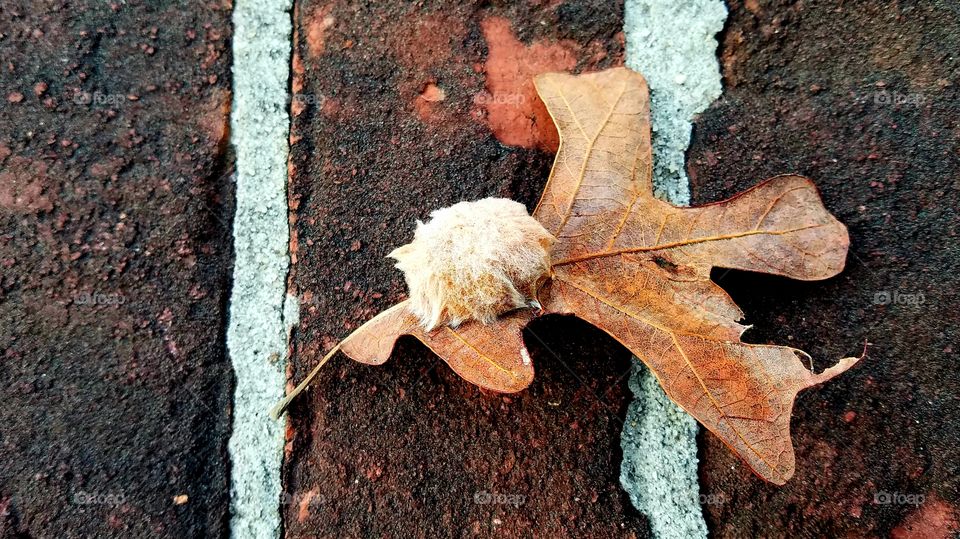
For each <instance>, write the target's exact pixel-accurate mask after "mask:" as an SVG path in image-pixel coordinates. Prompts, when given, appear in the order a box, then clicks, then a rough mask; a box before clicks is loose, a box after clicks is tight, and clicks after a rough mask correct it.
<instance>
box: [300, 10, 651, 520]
mask: <svg viewBox="0 0 960 539" xmlns="http://www.w3.org/2000/svg"><path fill="white" fill-rule="evenodd" d="M621 9H622V8H621V7H620V6H619V5H618V4H617V3H610V2H605V1H595V2H591V1H567V2H531V3H517V4H516V5H513V6H504V5H501V4H499V3H495V4H488V3H484V2H465V3H462V4H458V5H455V6H453V5H450V3H446V2H421V3H418V4H401V3H391V4H389V5H387V4H385V3H380V5H379V6H376V7H372V6H370V5H369V4H368V3H363V2H349V1H337V2H332V3H321V2H312V1H310V2H300V3H299V4H298V6H297V11H296V13H295V16H294V21H295V29H296V31H297V37H296V39H295V49H294V50H295V55H296V56H295V58H294V61H293V70H294V80H293V91H294V95H293V99H292V109H291V110H292V113H293V115H294V120H293V132H292V135H291V142H292V143H293V146H292V160H291V171H292V177H291V184H290V192H289V194H290V200H291V203H290V206H291V209H292V210H293V211H292V215H291V221H292V223H293V226H294V229H293V230H294V232H295V234H296V235H295V237H294V239H293V242H294V243H293V247H294V251H295V253H296V254H295V265H294V267H293V275H292V277H291V280H290V291H291V292H292V293H295V294H297V295H298V296H300V298H301V299H302V304H301V309H300V312H301V324H300V327H299V328H298V330H297V332H296V335H295V339H294V352H293V357H292V359H291V362H292V363H293V365H294V367H293V370H292V372H293V375H294V378H295V379H296V380H300V379H302V377H303V376H304V375H305V373H306V372H307V371H308V370H309V368H310V366H312V364H313V363H314V362H315V361H317V360H318V359H319V357H320V356H321V355H323V352H325V351H326V350H327V349H328V348H329V347H330V346H332V345H333V344H334V343H335V342H336V340H338V339H339V338H342V337H344V336H345V335H346V334H347V333H348V332H349V331H350V330H351V329H353V328H355V327H357V326H358V325H359V324H360V323H362V322H364V321H366V320H367V319H369V318H370V317H372V316H373V315H374V314H376V312H378V311H379V310H381V309H383V308H385V307H387V306H389V305H391V304H392V303H393V302H395V301H397V300H399V299H401V298H402V297H403V294H404V293H405V287H404V285H403V279H402V276H401V274H400V273H399V271H397V270H395V269H394V268H393V267H392V264H391V262H390V261H389V260H386V259H384V256H385V255H386V253H387V252H389V251H390V250H391V249H392V248H394V247H396V246H398V245H400V244H401V243H405V242H407V241H409V240H410V239H411V238H412V234H413V227H414V224H415V220H416V219H418V218H420V219H423V218H425V217H426V216H427V215H428V213H429V211H431V210H433V209H436V208H439V207H443V206H446V205H449V204H452V203H454V202H457V201H460V200H471V199H477V198H481V197H484V196H505V197H511V198H514V199H516V200H520V201H522V202H524V203H525V204H527V205H528V207H532V205H533V204H534V203H535V202H536V200H537V197H538V196H539V193H540V190H541V188H542V186H543V184H544V183H545V182H546V178H547V174H548V173H549V168H550V164H551V161H552V157H553V156H552V153H551V152H552V150H553V149H555V147H556V144H557V135H556V132H555V131H554V130H553V127H552V123H551V122H550V121H549V118H548V117H547V116H546V114H545V111H544V110H543V107H542V104H541V103H540V102H539V101H538V100H537V99H536V97H535V94H534V93H533V87H532V85H530V84H529V79H530V77H531V75H532V74H534V73H537V72H540V71H544V70H558V69H574V70H578V69H596V68H602V67H605V66H611V65H619V64H621V63H622V53H623V39H622V35H621V34H620V32H621V28H622V25H623V18H622V13H621ZM526 341H527V343H528V345H529V346H530V348H531V355H532V357H533V361H534V363H535V364H536V366H537V380H536V381H535V382H534V384H533V386H531V388H529V389H528V390H526V391H525V392H523V393H521V394H518V395H515V396H499V395H493V394H487V393H484V392H482V391H480V390H478V389H477V388H475V387H473V386H471V385H469V384H468V383H467V382H465V381H463V380H462V379H460V378H459V377H458V376H457V375H456V374H454V373H453V372H452V371H451V370H450V369H449V368H448V367H446V365H445V364H443V363H442V362H441V360H440V359H438V358H437V357H436V356H434V355H433V354H432V353H430V352H429V351H428V350H427V349H426V348H424V347H423V346H421V345H419V344H417V343H416V342H415V341H412V340H409V339H403V340H401V343H400V344H399V347H398V350H397V352H396V353H395V354H394V356H393V357H392V358H391V360H390V361H389V362H388V363H387V364H385V365H383V366H380V367H370V366H363V365H359V364H354V363H352V362H351V361H350V360H349V359H347V358H346V357H344V356H339V357H337V358H335V359H334V360H333V361H332V362H331V363H330V364H328V365H327V367H325V372H323V373H322V375H321V376H320V377H319V381H318V382H317V383H315V384H314V385H313V388H312V389H311V390H310V391H309V392H308V393H307V395H306V397H305V398H302V399H300V400H299V401H298V402H296V403H295V404H294V406H293V407H292V408H291V409H290V428H289V431H288V438H289V443H288V446H287V459H286V464H285V472H284V485H285V492H286V494H285V500H286V501H287V502H288V503H289V505H287V506H286V507H285V511H284V523H285V529H286V533H287V535H288V536H290V537H310V536H321V537H333V536H358V537H359V536H368V537H371V536H372V537H436V536H441V537H475V536H476V537H488V536H492V535H495V534H496V535H501V536H505V537H528V536H531V535H533V534H537V535H538V536H545V537H576V536H580V537H631V536H632V537H642V536H646V534H647V525H646V522H645V519H644V518H643V517H642V516H641V515H639V514H638V513H637V512H636V511H635V510H633V509H632V507H631V506H630V502H629V500H628V499H627V497H626V494H625V493H624V492H623V491H622V489H621V487H620V485H619V481H618V477H619V471H620V429H621V426H622V422H623V416H624V413H625V410H626V405H627V403H628V400H629V399H630V392H629V390H628V388H627V386H626V376H627V374H628V371H629V365H630V363H629V361H630V358H629V355H628V354H627V353H626V351H625V350H624V349H623V348H621V347H619V346H618V345H616V344H614V343H613V342H612V341H611V340H610V339H609V338H606V337H604V336H603V335H602V334H601V333H600V332H599V331H596V330H593V329H591V328H590V327H589V326H588V325H587V324H585V323H579V322H577V321H575V320H570V319H562V318H552V319H545V320H541V321H539V322H538V323H537V324H535V325H534V326H533V328H532V331H530V332H528V334H527V335H526Z"/></svg>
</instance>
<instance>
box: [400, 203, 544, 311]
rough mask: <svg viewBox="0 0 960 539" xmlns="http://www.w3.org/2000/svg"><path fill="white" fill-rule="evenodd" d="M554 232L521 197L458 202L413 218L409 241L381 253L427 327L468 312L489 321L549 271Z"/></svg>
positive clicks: (524, 299)
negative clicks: (402, 280) (394, 265)
mask: <svg viewBox="0 0 960 539" xmlns="http://www.w3.org/2000/svg"><path fill="white" fill-rule="evenodd" d="M553 242H554V238H553V236H551V235H550V233H549V232H547V231H546V229H544V228H543V226H541V225H540V223H539V222H537V220H536V219H534V218H533V217H531V216H530V215H529V214H527V210H526V208H524V207H523V204H520V203H518V202H514V201H512V200H509V199H505V198H485V199H483V200H478V201H476V202H460V203H458V204H454V205H453V206H450V207H449V208H443V209H440V210H436V211H434V212H433V213H431V214H430V220H429V221H427V222H426V223H423V222H420V221H417V230H416V232H415V234H414V238H413V241H412V242H410V243H408V244H407V245H404V246H403V247H400V248H398V249H395V250H394V251H393V252H392V253H390V254H389V255H388V256H389V257H391V258H394V259H396V260H397V267H398V268H399V269H400V270H402V271H403V274H404V277H405V278H406V281H407V287H409V289H410V308H411V310H412V311H413V312H414V314H416V315H417V317H418V318H419V319H420V322H421V324H422V325H423V327H424V328H425V329H427V330H431V329H434V328H436V327H439V326H441V325H444V324H448V325H451V326H454V327H456V326H457V325H459V324H460V323H462V322H464V321H466V320H468V319H471V318H472V319H476V320H479V321H480V322H483V323H485V324H488V323H490V322H493V321H494V320H495V319H496V318H497V316H499V315H501V314H503V313H506V312H508V311H512V310H514V309H517V308H520V307H526V306H529V305H531V304H532V303H533V301H534V298H535V297H536V293H537V289H538V288H539V287H540V285H541V284H543V282H544V281H545V280H546V279H547V278H548V277H549V275H550V247H551V246H552V245H553Z"/></svg>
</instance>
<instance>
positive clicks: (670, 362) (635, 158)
mask: <svg viewBox="0 0 960 539" xmlns="http://www.w3.org/2000/svg"><path fill="white" fill-rule="evenodd" d="M535 82H536V87H537V91H538V92H539V94H540V96H541V97H542V99H543V101H544V103H545V104H546V106H547V109H548V111H549V112H550V115H551V117H552V118H553V120H554V122H555V123H556V125H557V128H558V130H559V133H560V148H559V150H558V153H557V157H556V161H555V163H554V166H553V169H552V171H551V174H550V179H549V181H548V182H547V186H546V188H545V190H544V193H543V197H542V198H541V200H540V203H539V205H538V206H537V209H536V211H535V212H534V217H535V218H536V219H537V220H538V221H539V222H540V223H541V224H542V225H543V227H544V228H546V230H547V231H548V232H550V233H551V234H553V236H555V237H556V240H557V241H556V242H555V243H554V244H553V246H552V252H551V268H550V269H551V279H550V281H549V282H548V283H547V284H546V285H544V287H543V288H542V289H541V290H540V294H539V296H540V297H539V299H540V301H541V302H542V304H543V305H544V307H545V309H544V311H543V312H555V313H572V314H575V315H577V316H579V317H580V318H583V319H584V320H587V321H589V322H591V323H593V324H594V325H596V326H597V327H599V328H601V329H602V330H604V331H606V332H607V333H608V334H610V335H611V336H613V337H614V338H615V339H617V340H618V341H620V342H621V343H623V344H624V345H625V346H626V347H627V348H629V349H630V351H631V352H633V353H634V354H635V355H636V356H637V357H639V358H640V359H642V360H643V361H644V362H645V363H646V364H647V365H648V366H649V367H650V368H651V370H653V372H654V374H655V375H656V376H657V379H658V380H660V383H661V385H662V386H663V388H664V390H665V391H666V393H667V394H668V395H669V396H670V398H672V399H673V400H674V401H675V402H676V403H677V404H679V405H680V406H682V407H683V408H684V409H685V410H687V412H689V413H690V414H691V415H693V416H694V417H696V418H697V419H698V420H699V421H700V422H701V423H703V425H704V426H706V427H707V428H708V429H710V430H711V431H712V432H713V433H715V434H716V435H717V436H719V437H720V438H721V439H722V440H723V441H724V442H725V443H726V444H727V445H728V446H730V447H731V448H732V449H733V450H734V451H735V452H736V453H737V454H738V455H739V456H740V457H741V458H743V459H744V460H745V461H746V462H747V463H748V464H749V465H750V466H751V467H752V468H753V469H754V471H756V473H757V474H759V475H760V476H761V477H763V478H764V479H766V480H768V481H772V482H774V483H777V484H782V483H784V482H785V481H786V480H787V479H789V478H790V477H791V476H792V475H793V472H794V465H795V462H794V454H793V446H792V444H791V440H790V415H791V413H792V408H793V401H794V399H795V398H796V395H797V393H798V392H799V391H800V390H802V389H805V388H807V387H810V386H813V385H816V384H819V383H821V382H824V381H826V380H828V379H830V378H832V377H834V376H836V375H837V374H839V373H841V372H843V371H845V370H847V369H848V368H850V367H851V366H852V365H853V364H855V363H856V362H857V359H856V358H846V359H843V360H841V361H840V362H839V363H838V364H837V365H835V366H834V367H832V368H830V369H827V370H826V371H825V372H823V373H821V374H814V373H812V372H810V371H809V370H807V369H806V368H804V367H803V364H802V363H801V362H800V358H799V356H800V355H802V356H806V354H805V353H804V352H802V351H800V350H796V349H794V348H789V347H784V346H768V345H756V344H746V343H743V342H741V341H740V336H741V334H742V333H743V331H744V330H745V329H746V326H743V325H741V324H740V323H739V320H740V319H741V318H742V317H743V313H742V312H741V311H740V309H739V308H738V307H737V306H736V304H734V302H733V300H732V299H730V297H729V296H728V295H727V294H726V292H724V291H723V290H722V289H721V288H720V287H719V286H717V285H716V284H715V283H714V282H713V281H711V280H710V270H711V268H714V267H725V268H735V269H742V270H749V271H758V272H764V273H772V274H777V275H783V276H786V277H791V278H794V279H802V280H815V279H825V278H828V277H831V276H833V275H836V274H837V273H839V272H840V271H841V270H842V269H843V266H844V261H845V259H846V254H847V248H848V246H849V240H848V237H847V231H846V228H845V227H844V226H843V225H842V224H841V223H840V222H839V221H837V220H836V219H835V218H834V217H833V216H832V215H830V213H829V212H827V211H826V209H825V208H824V207H823V204H822V202H821V201H820V197H819V196H818V194H817V191H816V188H815V187H814V185H813V182H811V181H810V180H808V179H806V178H803V177H800V176H778V177H775V178H772V179H770V180H768V181H766V182H764V183H762V184H760V185H758V186H757V187H755V188H753V189H751V190H749V191H747V192H745V193H742V194H740V195H738V196H736V197H734V198H732V199H730V200H727V201H723V202H719V203H716V204H710V205H706V206H701V207H695V208H681V207H676V206H673V205H671V204H668V203H666V202H664V201H662V200H658V199H657V198H655V197H654V196H653V189H652V183H651V178H652V174H653V166H652V165H653V163H652V154H651V147H650V125H649V113H650V110H649V108H650V105H649V97H648V93H647V85H646V82H645V81H644V79H643V77H642V76H640V75H639V74H638V73H634V72H632V71H630V70H628V69H623V68H620V69H611V70H608V71H603V72H600V73H592V74H586V75H579V76H574V75H568V74H561V73H551V74H546V75H541V76H539V77H537V79H536V81H535ZM537 228H538V229H539V227H537ZM458 230H460V229H458ZM472 232H473V233H477V231H472ZM513 232H517V231H515V230H514V231H513ZM541 232H542V231H541ZM468 233H471V231H469V230H467V231H465V232H463V234H468ZM485 233H487V234H489V230H486V231H485ZM481 235H482V234H481ZM456 237H457V238H460V237H464V236H456ZM485 241H486V240H485ZM443 245H447V244H445V243H444V244H443ZM457 269H459V268H452V270H450V268H446V269H445V273H444V275H448V273H447V271H448V270H450V271H449V275H456V274H457V272H456V271H455V270H457ZM469 269H470V271H476V267H475V266H473V265H470V268H469ZM500 269H501V270H502V269H503V268H500ZM447 280H449V279H448V278H447V277H443V278H442V279H438V280H437V281H438V282H446V281H447ZM460 292H462V291H460ZM538 314H540V313H535V312H534V311H532V310H530V309H521V310H517V311H513V312H511V313H508V314H506V315H503V316H501V317H500V318H498V319H497V320H496V322H494V323H492V324H488V325H485V324H482V323H480V322H477V321H475V320H471V321H468V322H465V323H464V324H462V325H460V326H459V327H457V328H452V327H449V326H446V325H444V326H441V327H439V328H438V329H435V330H433V331H429V332H427V331H426V330H424V329H423V328H422V326H421V325H420V321H419V319H418V317H417V316H415V315H414V314H413V312H412V310H411V309H410V306H409V304H408V302H402V303H400V304H397V305H395V306H393V307H392V308H390V309H388V310H387V311H384V312H383V313H381V314H380V315H378V316H376V317H375V318H373V319H372V320H370V321H369V322H367V323H366V324H364V325H363V326H361V327H360V328H359V329H358V330H357V331H355V332H354V333H352V334H351V335H350V336H349V337H347V338H346V339H345V340H344V341H343V342H342V343H341V344H340V345H338V346H337V347H335V348H334V349H333V350H331V351H330V353H328V354H327V356H325V357H324V358H323V359H322V360H321V361H320V362H319V364H318V365H317V367H315V368H314V370H313V371H312V372H311V373H310V375H309V376H308V377H307V378H306V379H305V380H304V381H303V382H301V383H300V385H299V386H297V388H296V389H294V390H293V391H292V392H291V393H290V394H289V395H288V396H287V398H286V399H285V400H284V401H283V402H281V403H280V404H279V405H278V406H277V408H276V409H275V411H274V413H275V414H278V413H280V412H282V411H283V409H284V407H285V406H286V405H287V404H288V403H289V402H290V399H292V398H293V397H294V396H296V394H297V393H299V392H300V391H302V390H303V388H305V387H306V386H307V384H308V383H309V381H310V379H311V378H312V377H313V376H314V375H315V374H316V372H317V370H318V369H319V368H320V366H322V365H323V363H324V362H326V361H327V360H329V358H330V357H332V355H333V354H334V353H336V351H337V350H338V349H342V350H343V351H344V352H345V353H346V354H347V355H349V356H350V357H352V358H353V359H355V360H357V361H360V362H363V363H368V364H374V365H379V364H381V363H383V362H384V361H386V360H387V359H388V358H389V356H390V353H391V351H392V349H393V347H394V344H395V343H396V340H397V338H398V337H399V336H401V335H413V336H415V337H416V338H417V339H419V340H420V341H422V342H423V343H424V344H426V345H427V346H428V347H429V348H430V349H431V350H433V351H434V352H435V353H436V354H437V355H438V356H440V357H441V358H443V359H444V361H446V362H447V364H449V365H450V367H451V368H453V369H454V371H456V372H457V373H458V374H460V375H461V376H462V377H463V378H465V379H466V380H468V381H470V382H472V383H474V384H477V385H479V386H482V387H485V388H488V389H492V390H495V391H500V392H516V391H520V390H522V389H524V388H526V387H527V386H528V385H529V384H530V383H531V381H532V380H533V374H534V372H533V365H532V363H531V361H530V356H529V355H528V354H527V351H526V349H525V347H524V344H523V337H522V330H523V327H524V326H525V325H526V324H527V322H529V321H530V319H532V318H533V317H534V316H536V315H538Z"/></svg>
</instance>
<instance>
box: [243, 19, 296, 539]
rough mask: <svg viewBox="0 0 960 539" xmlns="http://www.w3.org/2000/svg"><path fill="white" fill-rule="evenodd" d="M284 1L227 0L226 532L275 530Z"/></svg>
mask: <svg viewBox="0 0 960 539" xmlns="http://www.w3.org/2000/svg"><path fill="white" fill-rule="evenodd" d="M291 9H292V2H291V0H237V1H236V3H235V5H234V10H233V25H234V35H233V107H232V110H231V115H230V127H231V129H230V133H231V143H232V144H233V146H234V148H235V150H236V160H237V163H236V215H235V217H234V220H233V238H234V243H233V245H234V268H233V287H232V291H231V296H230V306H229V320H228V326H227V350H228V353H229V355H230V361H231V363H232V365H233V369H234V373H235V378H236V388H235V390H234V406H233V430H232V432H231V436H230V442H229V453H230V461H231V471H230V481H231V487H230V535H231V537H236V538H247V537H256V538H275V537H279V535H280V532H281V529H282V523H281V504H280V500H281V465H282V461H283V444H284V425H283V423H282V422H278V421H273V420H271V419H270V417H269V415H268V410H269V409H270V407H271V406H272V405H273V404H274V403H275V402H277V401H278V400H280V399H281V398H282V397H283V392H284V386H285V382H286V369H285V365H286V360H287V357H286V356H287V338H288V327H287V326H291V325H294V324H295V323H296V320H287V319H286V318H291V314H293V313H295V311H294V310H292V309H289V307H288V311H287V313H286V314H287V316H286V317H285V312H284V306H285V304H286V301H287V298H286V285H287V274H288V270H289V267H290V260H289V225H288V208H287V159H288V154H289V143H288V140H289V138H288V137H289V129H290V117H289V100H288V93H289V81H290V57H291V50H292V42H291V37H292V29H293V21H292V19H291V14H290V11H291Z"/></svg>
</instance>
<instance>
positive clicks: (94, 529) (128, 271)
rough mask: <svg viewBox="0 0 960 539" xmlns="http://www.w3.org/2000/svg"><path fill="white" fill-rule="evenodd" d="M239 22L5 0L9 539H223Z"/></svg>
mask: <svg viewBox="0 0 960 539" xmlns="http://www.w3.org/2000/svg"><path fill="white" fill-rule="evenodd" d="M229 16H230V12H229V7H228V6H225V5H223V4H222V3H217V2H205V3H200V2H189V3H185V2H172V1H156V2H141V1H134V0H128V1H126V2H103V1H100V0H91V1H82V0H81V1H70V2H66V1H49V2H42V3H38V2H32V1H19V0H4V2H3V5H2V7H0V58H2V59H3V60H2V64H0V126H2V128H0V355H2V357H3V360H2V361H0V401H2V402H3V405H2V406H0V455H2V457H0V537H4V538H7V537H161V536H169V537H200V536H209V537H218V536H219V537H222V536H225V535H226V528H227V501H228V497H227V496H228V495H227V492H228V484H229V483H228V459H227V449H226V439H227V432H228V431H229V427H230V398H231V390H232V381H231V378H232V376H231V372H230V365H229V363H228V362H227V360H226V354H225V350H224V346H223V332H224V327H225V304H226V295H227V290H228V289H229V277H230V241H229V238H230V226H229V224H230V217H229V216H230V215H232V194H231V188H230V185H231V182H230V180H229V176H230V169H231V158H230V156H229V154H228V153H227V151H226V148H227V146H226V141H227V134H228V123H227V115H228V112H229V106H230V88H229V83H230V74H229V65H230V49H229V43H230V35H231V30H230V20H229Z"/></svg>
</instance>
